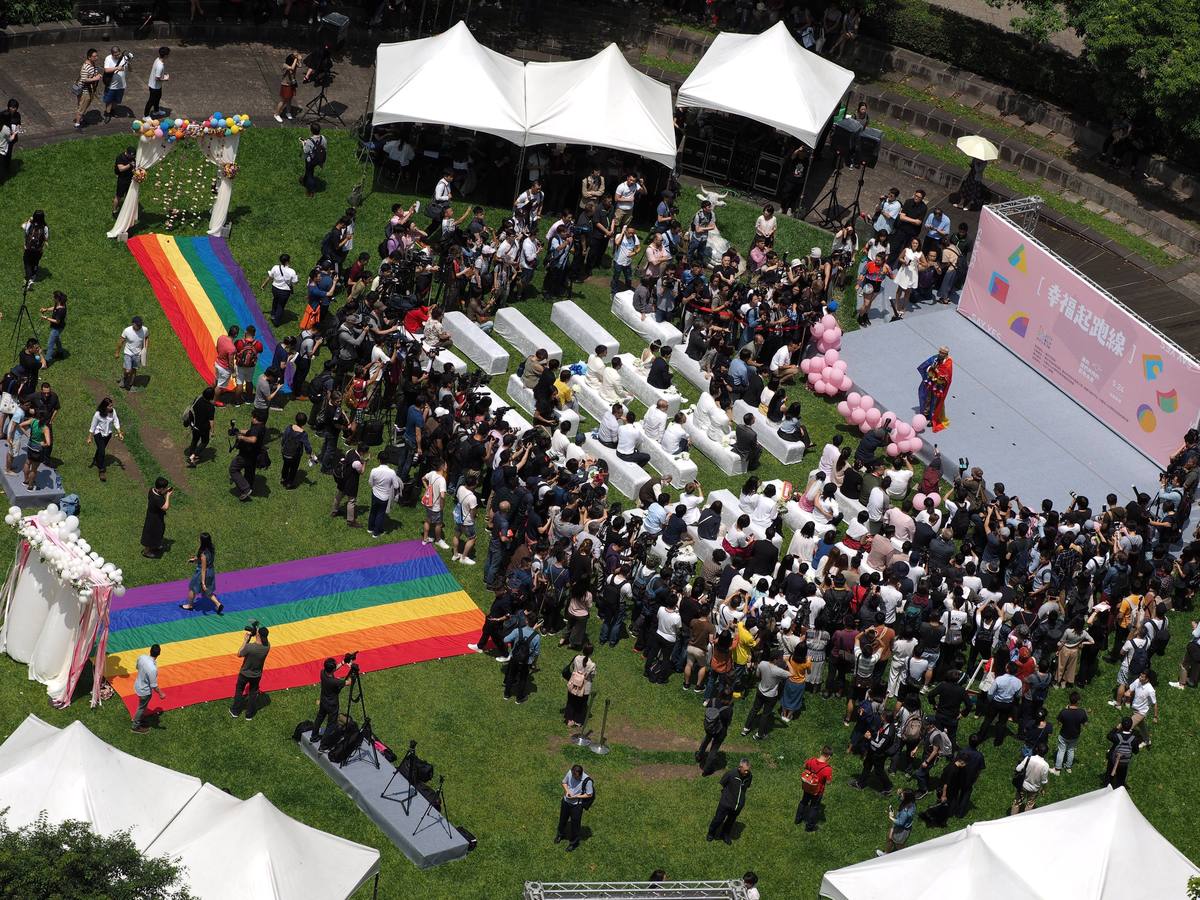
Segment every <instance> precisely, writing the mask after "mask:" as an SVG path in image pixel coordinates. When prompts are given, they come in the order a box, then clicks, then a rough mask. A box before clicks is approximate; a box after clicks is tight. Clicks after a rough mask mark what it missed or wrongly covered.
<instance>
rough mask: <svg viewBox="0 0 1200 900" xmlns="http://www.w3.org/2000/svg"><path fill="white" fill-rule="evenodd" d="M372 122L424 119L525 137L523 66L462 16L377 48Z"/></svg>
mask: <svg viewBox="0 0 1200 900" xmlns="http://www.w3.org/2000/svg"><path fill="white" fill-rule="evenodd" d="M373 121H374V123H375V124H376V125H386V124H387V123H389V122H423V123H426V124H430V125H452V126H454V127H456V128H468V129H471V130H473V131H484V132H487V133H488V134H494V135H496V136H497V137H502V138H504V139H505V140H508V141H512V142H513V143H514V144H522V143H524V141H525V66H524V65H522V64H521V63H519V62H518V61H517V60H515V59H509V58H508V57H507V56H505V55H504V54H502V53H497V52H496V51H495V50H489V49H488V48H487V47H485V46H483V45H482V44H480V43H479V42H478V41H477V40H475V37H474V36H473V35H472V34H471V30H470V29H469V28H467V26H466V24H465V23H464V22H461V21H460V22H458V23H457V24H455V25H454V26H453V27H451V28H450V29H449V30H448V31H444V32H442V33H441V34H438V35H434V36H433V37H428V38H420V39H419V40H415V41H402V42H400V43H397V44H380V45H379V47H378V49H377V50H376V51H375V105H374V120H373Z"/></svg>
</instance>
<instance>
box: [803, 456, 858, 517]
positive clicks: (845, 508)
mask: <svg viewBox="0 0 1200 900" xmlns="http://www.w3.org/2000/svg"><path fill="white" fill-rule="evenodd" d="M818 471H819V470H818V469H813V470H812V471H811V472H809V473H808V478H810V479H811V478H812V477H813V476H814V475H816V474H817V472H818ZM807 480H808V479H805V481H806V483H807ZM797 490H799V491H803V490H804V488H802V487H800V488H797ZM833 499H835V500H836V501H837V505H838V509H840V510H841V511H842V516H843V517H844V518H845V519H846V521H847V522H849V521H851V520H853V519H857V518H858V514H859V513H860V512H863V511H865V510H866V508H867V506H866V504H865V503H859V502H858V500H857V499H856V498H854V497H847V496H846V495H845V494H843V493H842V491H841V489H840V488H839V489H838V492H837V493H836V494H834V495H833Z"/></svg>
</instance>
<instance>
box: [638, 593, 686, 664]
mask: <svg viewBox="0 0 1200 900" xmlns="http://www.w3.org/2000/svg"><path fill="white" fill-rule="evenodd" d="M678 605H679V601H678V600H677V599H676V597H675V595H674V594H668V595H667V599H666V600H664V601H663V605H662V606H660V607H659V608H658V627H657V628H656V629H655V630H654V644H653V647H647V648H646V665H645V668H644V672H645V675H646V677H647V678H649V679H650V680H651V681H654V682H657V683H659V684H666V683H667V680H668V678H669V677H670V673H671V672H672V670H673V669H674V666H673V665H672V664H671V657H672V655H673V654H674V652H675V641H676V640H678V639H679V632H680V630H681V629H682V628H683V619H682V618H681V617H680V615H679V611H678V609H677V606H678Z"/></svg>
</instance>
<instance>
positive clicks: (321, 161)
mask: <svg viewBox="0 0 1200 900" xmlns="http://www.w3.org/2000/svg"><path fill="white" fill-rule="evenodd" d="M311 159H312V164H313V165H314V166H323V165H325V159H326V151H325V138H323V137H321V136H320V135H318V136H317V137H314V138H313V145H312V156H311Z"/></svg>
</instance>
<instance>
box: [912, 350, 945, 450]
mask: <svg viewBox="0 0 1200 900" xmlns="http://www.w3.org/2000/svg"><path fill="white" fill-rule="evenodd" d="M917 371H918V372H920V373H921V387H920V388H919V390H918V398H919V402H920V406H921V414H922V415H923V416H925V418H926V419H927V420H928V421H929V427H930V428H932V429H933V430H934V431H935V432H938V431H941V430H942V429H943V428H945V427H946V426H947V425H949V424H950V420H949V419H948V418H947V417H946V395H947V394H949V393H950V382H951V381H953V380H954V360H953V359H951V358H950V348H949V347H938V352H937V355H936V356H931V357H929V359H927V360H925V362H923V363H921V365H919V366H917Z"/></svg>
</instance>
